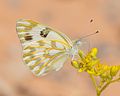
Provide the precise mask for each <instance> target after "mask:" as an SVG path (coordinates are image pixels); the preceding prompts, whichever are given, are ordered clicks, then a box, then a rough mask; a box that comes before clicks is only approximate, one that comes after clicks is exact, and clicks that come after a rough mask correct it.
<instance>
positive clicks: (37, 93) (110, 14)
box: [0, 0, 120, 96]
mask: <svg viewBox="0 0 120 96" xmlns="http://www.w3.org/2000/svg"><path fill="white" fill-rule="evenodd" d="M19 18H24V19H32V20H36V21H39V22H41V23H43V24H47V25H49V26H52V27H54V28H57V29H59V30H60V31H62V32H64V33H66V34H67V35H68V36H70V37H71V38H72V39H76V38H79V37H81V36H84V35H86V34H90V33H92V32H95V31H96V30H99V31H100V33H99V34H98V35H95V36H92V37H89V38H87V39H88V40H89V41H90V47H97V48H98V49H99V55H98V56H99V57H100V58H101V60H102V61H103V63H107V64H110V65H112V64H116V65H117V64H120V61H119V57H120V42H119V41H120V1H119V0H0V96H96V94H95V89H94V87H93V85H92V83H91V79H90V78H89V76H88V75H87V74H85V73H77V72H76V70H75V69H74V68H73V67H72V66H71V65H70V61H69V62H68V63H67V64H65V66H64V68H63V69H62V70H61V71H59V72H53V73H51V74H49V75H47V76H44V77H41V78H36V77H35V76H33V75H32V74H31V72H30V71H29V70H28V69H27V68H26V67H25V65H24V64H23V62H22V57H21V54H22V51H21V46H20V42H19V39H18V37H17V33H16V27H15V25H16V20H17V19H19ZM91 19H93V22H92V23H90V20H91ZM119 88H120V83H116V84H113V85H112V86H110V87H109V88H107V90H105V91H104V93H103V94H102V96H119V94H120V92H119Z"/></svg>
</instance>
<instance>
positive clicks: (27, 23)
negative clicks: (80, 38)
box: [16, 19, 72, 76]
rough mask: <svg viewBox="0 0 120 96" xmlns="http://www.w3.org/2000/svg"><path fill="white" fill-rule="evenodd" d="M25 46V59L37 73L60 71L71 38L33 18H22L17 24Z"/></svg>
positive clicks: (39, 74)
mask: <svg viewBox="0 0 120 96" xmlns="http://www.w3.org/2000/svg"><path fill="white" fill-rule="evenodd" d="M16 29H17V32H18V36H19V39H20V41H21V44H22V48H23V61H24V62H25V64H26V65H27V66H28V67H29V68H30V70H31V71H32V72H33V73H34V74H35V75H36V76H41V75H44V74H46V73H48V72H50V71H52V70H56V71H58V70H59V69H60V68H61V67H62V66H63V64H64V63H65V61H66V59H67V58H68V55H67V54H66V51H67V50H69V49H70V48H71V47H72V42H71V40H70V39H69V38H68V37H67V36H66V35H65V34H63V33H60V32H56V31H54V30H53V29H52V28H50V27H47V26H45V25H41V24H39V23H37V22H34V21H32V20H24V19H20V20H18V21H17V26H16Z"/></svg>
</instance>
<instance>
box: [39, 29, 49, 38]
mask: <svg viewBox="0 0 120 96" xmlns="http://www.w3.org/2000/svg"><path fill="white" fill-rule="evenodd" d="M50 31H51V29H50V28H45V29H43V30H42V31H40V36H41V37H43V38H46V37H47V35H48V34H49V32H50Z"/></svg>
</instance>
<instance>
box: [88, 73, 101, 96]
mask: <svg viewBox="0 0 120 96" xmlns="http://www.w3.org/2000/svg"><path fill="white" fill-rule="evenodd" d="M90 77H91V79H92V82H93V85H94V87H95V89H96V93H97V94H98V87H97V83H96V80H95V78H94V77H93V75H91V74H90ZM98 96H100V95H98Z"/></svg>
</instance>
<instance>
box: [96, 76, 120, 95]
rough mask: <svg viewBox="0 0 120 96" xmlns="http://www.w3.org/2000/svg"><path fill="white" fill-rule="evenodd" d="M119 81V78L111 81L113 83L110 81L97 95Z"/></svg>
mask: <svg viewBox="0 0 120 96" xmlns="http://www.w3.org/2000/svg"><path fill="white" fill-rule="evenodd" d="M119 80H120V78H118V79H115V80H113V81H110V82H108V83H106V84H105V85H104V86H103V87H102V89H101V90H100V91H99V94H101V93H102V92H103V91H104V90H105V89H106V88H107V87H108V86H109V85H110V84H112V83H114V82H117V81H119ZM98 96H100V95H98Z"/></svg>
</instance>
